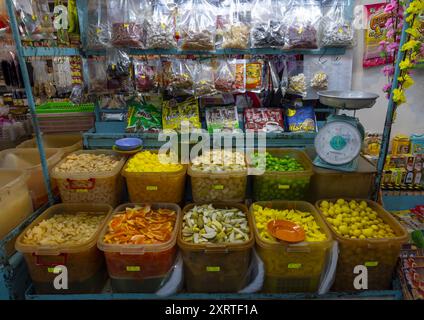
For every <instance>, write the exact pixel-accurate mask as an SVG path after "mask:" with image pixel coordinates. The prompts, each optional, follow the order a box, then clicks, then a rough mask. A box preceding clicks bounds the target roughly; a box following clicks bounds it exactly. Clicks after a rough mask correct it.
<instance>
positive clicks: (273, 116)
mask: <svg viewBox="0 0 424 320" xmlns="http://www.w3.org/2000/svg"><path fill="white" fill-rule="evenodd" d="M244 127H245V130H246V131H249V130H253V131H265V132H284V121H283V110H282V109H278V108H249V109H245V110H244Z"/></svg>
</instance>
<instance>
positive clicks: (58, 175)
mask: <svg viewBox="0 0 424 320" xmlns="http://www.w3.org/2000/svg"><path fill="white" fill-rule="evenodd" d="M72 154H76V155H79V154H96V155H98V154H106V155H111V156H116V157H117V158H118V159H120V160H119V162H118V163H117V164H116V165H115V168H113V170H111V171H103V172H102V171H98V172H91V173H89V172H57V168H58V167H59V166H60V165H61V164H62V163H64V162H65V161H66V158H64V159H62V161H60V162H59V163H58V164H57V165H56V166H55V167H54V168H53V170H52V172H51V176H52V178H54V179H68V178H72V179H81V180H84V179H87V178H109V177H113V176H116V175H117V174H118V173H119V172H120V171H121V169H122V167H123V166H124V164H125V157H123V156H122V155H119V154H118V153H116V152H114V151H112V150H81V151H76V152H73V153H72Z"/></svg>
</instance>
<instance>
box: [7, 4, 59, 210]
mask: <svg viewBox="0 0 424 320" xmlns="http://www.w3.org/2000/svg"><path fill="white" fill-rule="evenodd" d="M6 4H7V12H8V14H9V19H10V26H11V27H12V33H13V39H14V40H15V44H16V50H17V53H18V60H19V66H20V68H21V73H22V78H23V80H24V84H25V93H26V96H27V99H28V106H29V111H30V113H31V119H32V124H33V126H34V131H35V137H36V140H37V147H38V151H39V153H40V159H41V167H42V169H43V177H44V183H45V185H46V188H47V195H48V198H49V203H50V204H51V205H53V204H54V197H53V193H52V189H51V185H50V175H49V169H48V165H47V160H46V153H45V151H44V146H43V139H42V136H41V132H40V127H39V125H38V119H37V115H36V113H35V101H34V97H33V95H32V88H31V82H30V79H29V74H28V68H27V65H26V61H25V58H24V51H23V48H22V43H21V37H20V35H19V30H18V24H17V21H16V16H15V7H14V5H13V2H12V0H7V2H6Z"/></svg>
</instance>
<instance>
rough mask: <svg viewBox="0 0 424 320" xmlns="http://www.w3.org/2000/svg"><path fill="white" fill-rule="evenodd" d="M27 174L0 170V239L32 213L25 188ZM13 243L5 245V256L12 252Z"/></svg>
mask: <svg viewBox="0 0 424 320" xmlns="http://www.w3.org/2000/svg"><path fill="white" fill-rule="evenodd" d="M27 180H28V174H27V173H25V172H24V171H19V170H7V169H0V208H1V210H0V239H3V238H4V237H5V236H6V235H7V234H8V233H9V232H10V231H12V230H13V229H14V228H15V227H17V226H18V225H19V224H20V223H21V222H23V221H24V220H25V219H26V218H27V217H28V216H29V215H30V214H31V213H32V211H33V209H32V202H31V196H30V194H29V190H28V187H27ZM13 244H14V241H11V242H10V246H9V244H8V245H6V255H7V256H10V255H11V254H12V253H13V251H14V246H13Z"/></svg>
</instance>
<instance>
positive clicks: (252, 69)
mask: <svg viewBox="0 0 424 320" xmlns="http://www.w3.org/2000/svg"><path fill="white" fill-rule="evenodd" d="M263 78H264V62H263V61H262V60H257V61H252V62H249V63H247V64H246V90H247V91H252V92H261V91H262V90H263V88H264V86H263V85H264V83H263Z"/></svg>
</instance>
